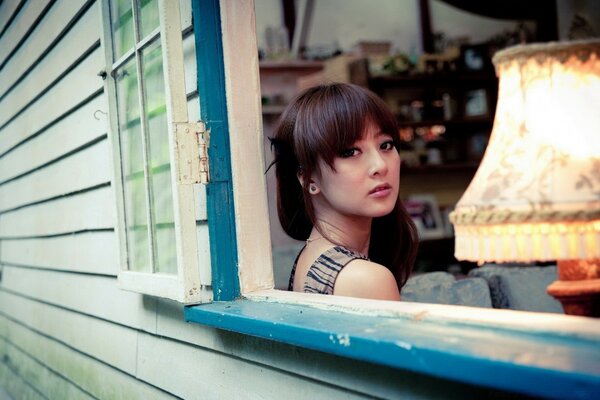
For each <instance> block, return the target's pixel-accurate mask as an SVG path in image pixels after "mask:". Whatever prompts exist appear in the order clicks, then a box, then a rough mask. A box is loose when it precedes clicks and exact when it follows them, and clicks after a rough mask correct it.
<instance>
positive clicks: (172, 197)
mask: <svg viewBox="0 0 600 400" xmlns="http://www.w3.org/2000/svg"><path fill="white" fill-rule="evenodd" d="M179 8H180V7H179V2H178V1H161V0H104V1H103V2H102V22H103V28H104V41H103V43H104V51H105V57H106V64H107V67H106V71H105V72H106V73H105V74H104V76H105V78H106V79H105V90H106V93H107V95H108V99H109V114H110V121H111V135H110V138H111V141H112V148H113V158H114V166H115V167H114V169H115V179H114V190H115V194H116V197H117V218H118V222H117V229H118V237H119V241H120V246H119V247H120V264H121V266H122V270H121V271H120V273H119V282H120V285H121V286H122V287H123V288H124V289H129V290H134V291H137V292H141V293H145V294H150V295H155V296H161V297H167V298H170V299H174V300H177V301H180V302H184V303H200V302H205V301H210V300H211V299H212V289H211V287H210V285H211V276H210V273H211V272H210V262H209V257H208V255H207V253H208V250H207V249H208V244H207V243H204V242H207V241H206V240H204V241H202V240H199V238H200V236H201V235H203V234H204V238H207V233H206V232H207V230H208V228H207V227H206V224H205V223H204V221H202V218H199V219H200V222H198V221H197V217H196V205H195V196H194V195H195V194H196V197H199V196H201V195H202V191H203V190H204V189H203V188H198V186H199V185H198V183H199V182H201V181H204V182H206V181H207V177H208V171H207V170H206V169H202V168H201V164H200V162H201V161H200V160H201V158H200V154H201V151H202V150H203V149H206V147H205V146H204V144H205V143H204V140H207V137H206V135H207V134H206V132H205V131H206V129H205V126H204V124H203V123H188V111H187V99H186V90H185V80H184V58H183V40H182V29H181V24H180V20H181V17H180V9H179ZM200 144H202V145H203V146H200ZM204 160H205V159H204ZM202 171H203V172H202ZM204 219H205V218H204ZM197 225H199V226H198V227H197ZM199 241H200V243H199ZM202 248H205V249H206V250H207V251H204V252H202V254H201V252H200V251H199V250H200V249H202Z"/></svg>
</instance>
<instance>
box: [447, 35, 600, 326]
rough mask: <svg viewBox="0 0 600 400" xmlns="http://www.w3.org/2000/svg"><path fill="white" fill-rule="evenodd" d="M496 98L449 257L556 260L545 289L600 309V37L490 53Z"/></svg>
mask: <svg viewBox="0 0 600 400" xmlns="http://www.w3.org/2000/svg"><path fill="white" fill-rule="evenodd" d="M493 62H494V66H495V68H496V73H497V75H498V77H499V83H498V84H499V87H498V105H497V108H496V116H495V119H494V126H493V129H492V133H491V135H490V140H489V144H488V146H487V149H486V152H485V155H484V157H483V159H482V161H481V164H480V166H479V168H478V170H477V172H476V174H475V176H474V178H473V180H472V182H471V183H470V184H469V187H468V188H467V190H466V192H465V193H464V195H463V196H462V198H461V199H460V200H459V202H458V203H457V205H456V207H455V209H454V211H453V212H452V213H451V214H450V220H451V221H452V223H453V224H454V228H455V237H456V242H455V243H456V247H455V257H456V258H457V259H459V260H469V261H475V262H477V263H479V264H480V265H481V264H483V263H484V262H495V263H507V262H522V263H532V262H536V261H540V262H546V261H556V262H557V267H558V268H557V271H558V279H557V280H556V281H555V282H553V283H552V284H551V285H550V286H548V293H549V294H551V295H552V296H554V297H555V298H557V299H558V300H559V301H560V302H561V303H562V305H563V309H564V311H565V313H566V314H572V315H587V316H595V317H598V316H600V40H587V41H577V42H553V43H544V44H530V45H520V46H515V47H511V48H507V49H505V50H502V51H499V52H498V53H496V54H495V55H494V57H493Z"/></svg>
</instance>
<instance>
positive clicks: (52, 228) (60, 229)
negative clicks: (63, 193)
mask: <svg viewBox="0 0 600 400" xmlns="http://www.w3.org/2000/svg"><path fill="white" fill-rule="evenodd" d="M114 214H115V213H114V199H113V193H112V189H111V188H110V187H103V188H100V189H98V190H93V191H89V192H84V193H80V194H77V195H74V196H68V197H64V198H61V199H57V200H53V201H49V202H45V203H41V204H38V205H34V206H30V207H25V208H20V209H18V210H15V211H11V212H8V213H5V214H2V215H0V238H15V237H27V238H30V237H36V236H49V235H57V234H63V233H69V232H78V231H83V230H90V229H113V228H114V225H115V220H114Z"/></svg>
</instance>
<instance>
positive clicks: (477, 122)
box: [398, 116, 494, 128]
mask: <svg viewBox="0 0 600 400" xmlns="http://www.w3.org/2000/svg"><path fill="white" fill-rule="evenodd" d="M493 122H494V120H493V119H492V118H490V117H485V116H484V117H472V118H467V119H464V118H461V119H449V120H444V119H430V120H424V121H398V126H400V127H401V128H418V127H422V126H434V125H444V126H445V127H448V128H450V127H464V126H469V127H475V126H489V127H491V126H492V124H493Z"/></svg>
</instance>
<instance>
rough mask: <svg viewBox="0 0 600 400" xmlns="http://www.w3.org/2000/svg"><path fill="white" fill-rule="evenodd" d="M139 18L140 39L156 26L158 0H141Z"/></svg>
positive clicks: (157, 23)
mask: <svg viewBox="0 0 600 400" xmlns="http://www.w3.org/2000/svg"><path fill="white" fill-rule="evenodd" d="M140 8H141V14H142V16H141V18H140V39H143V38H145V37H146V36H148V35H149V34H150V33H151V32H152V31H153V30H155V29H156V28H158V25H159V22H158V0H142V2H141V6H140Z"/></svg>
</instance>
